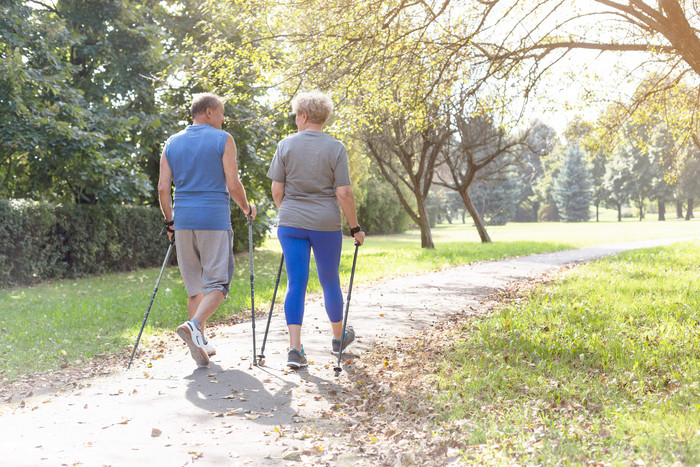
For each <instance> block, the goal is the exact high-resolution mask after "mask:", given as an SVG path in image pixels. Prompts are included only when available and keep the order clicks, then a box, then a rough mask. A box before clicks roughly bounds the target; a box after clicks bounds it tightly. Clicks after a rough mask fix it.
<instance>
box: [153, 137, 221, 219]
mask: <svg viewBox="0 0 700 467" xmlns="http://www.w3.org/2000/svg"><path fill="white" fill-rule="evenodd" d="M227 137H228V133H227V132H225V131H223V130H217V129H216V128H214V127H213V126H210V125H192V126H188V127H187V128H185V129H184V130H182V131H181V132H179V133H177V134H175V135H173V136H171V137H170V138H168V140H167V141H166V142H165V157H166V159H167V160H168V164H169V165H170V170H171V171H172V173H173V180H174V181H175V205H174V210H175V213H174V216H175V217H174V220H175V229H193V230H230V229H231V211H230V209H229V193H228V189H227V188H226V176H225V174H224V164H223V161H222V157H223V155H224V148H225V147H226V138H227Z"/></svg>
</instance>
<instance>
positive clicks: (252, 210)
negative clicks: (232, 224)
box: [245, 203, 258, 221]
mask: <svg viewBox="0 0 700 467" xmlns="http://www.w3.org/2000/svg"><path fill="white" fill-rule="evenodd" d="M248 206H250V208H249V211H248V212H247V213H246V215H245V217H246V218H247V219H250V220H251V221H252V220H253V219H255V216H257V215H258V208H256V207H255V205H254V204H253V203H248Z"/></svg>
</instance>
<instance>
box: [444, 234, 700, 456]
mask: <svg viewBox="0 0 700 467" xmlns="http://www.w3.org/2000/svg"><path fill="white" fill-rule="evenodd" d="M698 265H700V241H693V242H687V243H684V244H676V245H673V246H670V247H665V248H656V249H649V250H637V251H632V252H629V253H626V254H622V255H620V256H618V257H613V258H608V259H604V260H601V261H597V262H595V263H591V264H588V265H585V266H583V267H581V268H577V269H576V270H574V271H573V272H572V273H570V274H568V275H567V277H566V278H565V279H564V280H562V281H559V282H557V283H555V284H553V285H548V286H544V287H540V288H538V289H537V290H535V291H534V292H532V293H530V294H529V296H528V297H527V300H524V301H519V302H515V303H513V304H510V305H507V306H504V307H502V308H501V309H500V310H499V311H497V312H496V313H494V314H493V315H491V316H489V317H486V318H483V319H481V320H477V321H473V322H472V323H470V324H469V325H467V326H466V327H465V328H464V330H463V337H462V339H461V341H460V342H459V343H458V344H456V345H455V346H454V349H453V352H452V353H450V354H449V355H450V356H449V357H448V358H447V359H446V360H445V361H443V362H442V363H441V365H440V370H439V371H438V376H437V384H438V387H439V392H438V395H437V396H436V402H437V403H438V405H439V406H440V407H441V408H442V410H443V413H444V414H445V417H446V418H448V419H452V420H464V422H465V423H464V424H463V427H464V428H463V429H462V431H461V433H462V439H461V440H460V441H461V442H462V443H463V452H464V456H465V458H466V459H468V460H469V461H470V462H476V463H478V464H486V465H488V464H493V463H497V464H536V465H548V464H558V463H571V464H579V463H581V464H594V463H597V462H603V463H605V464H606V465H610V464H612V465H630V464H633V463H634V462H635V461H636V460H638V459H641V460H642V461H644V463H645V465H648V464H662V465H671V464H674V463H676V462H678V463H679V465H697V464H698V463H700V314H699V311H700V268H699V266H698Z"/></svg>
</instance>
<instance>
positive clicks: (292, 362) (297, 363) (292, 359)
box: [287, 348, 308, 368]
mask: <svg viewBox="0 0 700 467" xmlns="http://www.w3.org/2000/svg"><path fill="white" fill-rule="evenodd" d="M307 365H308V362H307V361H306V354H304V349H303V348H302V349H301V352H299V351H298V350H297V349H291V350H290V351H289V353H288V354H287V366H288V367H290V368H301V367H302V366H307Z"/></svg>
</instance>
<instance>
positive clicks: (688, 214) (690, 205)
mask: <svg viewBox="0 0 700 467" xmlns="http://www.w3.org/2000/svg"><path fill="white" fill-rule="evenodd" d="M694 202H695V199H694V198H688V210H687V211H686V213H685V220H687V221H689V220H690V219H692V218H693V217H694V216H693V209H694V206H693V204H694Z"/></svg>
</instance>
